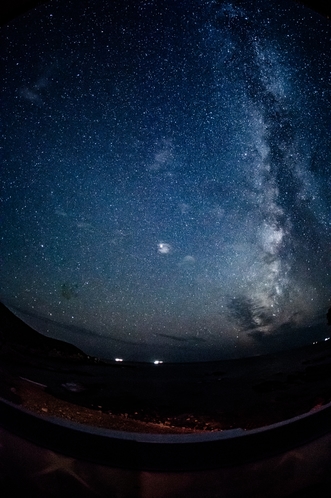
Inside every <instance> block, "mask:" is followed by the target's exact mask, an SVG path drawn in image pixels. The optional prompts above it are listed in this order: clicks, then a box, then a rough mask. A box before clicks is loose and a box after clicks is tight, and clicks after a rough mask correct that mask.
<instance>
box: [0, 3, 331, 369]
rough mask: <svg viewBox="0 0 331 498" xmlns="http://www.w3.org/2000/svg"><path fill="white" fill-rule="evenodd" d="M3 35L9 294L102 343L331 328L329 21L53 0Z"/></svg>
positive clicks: (177, 349)
mask: <svg viewBox="0 0 331 498" xmlns="http://www.w3.org/2000/svg"><path fill="white" fill-rule="evenodd" d="M0 36H1V47H2V48H1V52H0V64H1V74H2V79H1V82H2V83H1V89H0V92H1V106H2V113H1V121H0V126H1V129H0V133H1V147H0V158H1V171H0V202H1V218H2V219H1V222H2V223H1V224H2V230H1V238H0V247H1V252H0V257H1V275H2V278H1V283H0V297H1V299H2V301H3V302H4V303H5V304H7V305H8V306H9V307H11V308H12V309H13V310H14V311H15V312H16V313H17V314H18V315H19V316H21V317H22V318H23V319H24V320H25V321H27V322H28V323H30V324H31V325H32V326H34V327H35V328H37V329H38V330H40V331H41V332H42V333H44V334H46V335H50V336H54V337H57V338H60V339H63V340H67V341H69V342H72V343H74V344H76V345H78V346H79V347H81V348H82V349H84V350H85V351H86V352H88V353H90V354H94V355H97V356H101V357H103V358H109V359H113V358H115V357H120V358H123V357H124V358H125V359H130V360H137V361H153V360H155V358H161V360H165V361H196V360H206V359H220V358H227V357H234V356H246V355H253V354H260V353H264V352H269V351H275V350H277V349H282V348H286V347H293V346H297V345H301V344H305V343H307V342H311V341H313V340H314V341H316V340H321V339H322V338H324V337H325V333H326V320H325V314H326V311H327V309H328V307H329V306H330V291H331V286H330V283H331V280H330V274H331V264H330V258H331V180H330V164H331V147H330V143H331V128H330V103H331V95H330V68H331V56H330V51H329V47H330V39H331V26H330V24H329V23H328V22H327V21H326V20H324V19H322V18H320V17H318V16H317V15H315V14H313V13H312V12H310V11H309V10H306V9H304V8H302V7H300V6H298V5H296V4H290V3H289V2H271V1H270V2H266V1H259V0H258V1H256V2H254V3H252V2H249V1H245V0H244V1H240V2H239V1H238V2H236V1H233V2H227V1H209V0H201V1H198V0H195V1H193V2H192V1H190V2H186V1H184V0H182V1H179V2H178V1H168V0H167V1H162V0H151V1H146V2H126V1H120V2H103V1H101V0H100V1H99V0H97V1H95V2H93V3H91V4H88V5H84V6H82V5H81V3H80V2H78V1H75V0H71V1H69V2H63V1H61V0H55V1H53V2H49V3H47V4H46V5H44V6H42V7H39V8H38V9H37V10H35V11H32V12H30V13H28V14H27V15H25V16H23V17H22V18H20V19H17V20H15V21H14V22H12V23H11V24H9V25H8V26H5V27H3V28H2V29H1V32H0Z"/></svg>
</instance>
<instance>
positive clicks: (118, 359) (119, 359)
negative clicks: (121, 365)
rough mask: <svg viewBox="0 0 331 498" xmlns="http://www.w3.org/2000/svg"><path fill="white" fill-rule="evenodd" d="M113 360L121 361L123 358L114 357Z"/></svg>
mask: <svg viewBox="0 0 331 498" xmlns="http://www.w3.org/2000/svg"><path fill="white" fill-rule="evenodd" d="M115 361H123V358H115Z"/></svg>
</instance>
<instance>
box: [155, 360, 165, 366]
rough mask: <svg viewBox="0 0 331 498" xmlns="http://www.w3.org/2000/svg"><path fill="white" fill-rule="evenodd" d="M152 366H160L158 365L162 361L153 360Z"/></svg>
mask: <svg viewBox="0 0 331 498" xmlns="http://www.w3.org/2000/svg"><path fill="white" fill-rule="evenodd" d="M153 363H154V365H160V363H163V361H162V360H155V361H153Z"/></svg>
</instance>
